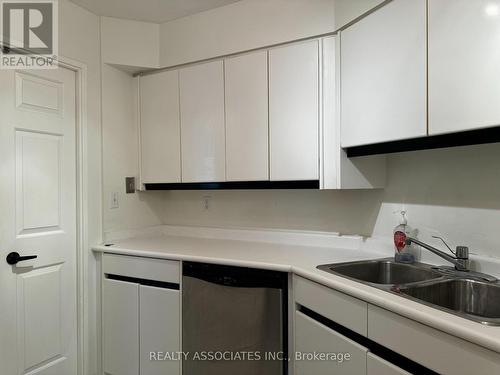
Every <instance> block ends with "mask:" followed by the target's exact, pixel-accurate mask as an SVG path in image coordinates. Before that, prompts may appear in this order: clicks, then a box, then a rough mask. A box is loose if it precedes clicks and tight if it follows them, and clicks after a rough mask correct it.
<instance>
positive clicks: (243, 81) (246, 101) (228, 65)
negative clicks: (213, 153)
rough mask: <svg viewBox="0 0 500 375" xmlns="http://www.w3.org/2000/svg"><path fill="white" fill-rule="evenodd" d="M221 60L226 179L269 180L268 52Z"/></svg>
mask: <svg viewBox="0 0 500 375" xmlns="http://www.w3.org/2000/svg"><path fill="white" fill-rule="evenodd" d="M224 63H225V69H224V70H225V77H226V79H225V85H226V174H227V180H228V181H264V180H269V172H268V161H269V155H268V132H269V128H268V105H267V103H268V92H267V91H268V90H267V87H268V85H267V52H266V51H259V52H254V53H251V54H247V55H242V56H238V57H234V58H230V59H227V60H225V62H224Z"/></svg>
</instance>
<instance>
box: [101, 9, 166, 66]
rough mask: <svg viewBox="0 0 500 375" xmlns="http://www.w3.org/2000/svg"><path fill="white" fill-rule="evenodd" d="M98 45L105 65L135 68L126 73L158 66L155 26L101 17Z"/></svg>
mask: <svg viewBox="0 0 500 375" xmlns="http://www.w3.org/2000/svg"><path fill="white" fill-rule="evenodd" d="M101 45H102V61H103V62H105V63H108V64H115V65H121V66H126V67H135V68H136V69H130V70H140V69H142V70H144V69H148V68H149V69H151V68H158V67H159V64H160V26H159V25H158V24H154V23H148V22H138V21H131V20H121V19H118V18H111V17H101ZM137 68H139V69H137Z"/></svg>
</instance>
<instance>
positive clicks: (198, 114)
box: [180, 61, 225, 182]
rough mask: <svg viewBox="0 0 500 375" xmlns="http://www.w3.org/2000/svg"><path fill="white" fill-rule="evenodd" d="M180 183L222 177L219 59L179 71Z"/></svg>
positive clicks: (222, 120)
mask: <svg viewBox="0 0 500 375" xmlns="http://www.w3.org/2000/svg"><path fill="white" fill-rule="evenodd" d="M180 101H181V102H180V103H181V150H182V182H217V181H219V182H220V181H224V180H225V134H224V133H225V131H224V74H223V62H222V61H214V62H210V63H206V64H200V65H195V66H192V67H189V68H185V69H182V70H181V71H180Z"/></svg>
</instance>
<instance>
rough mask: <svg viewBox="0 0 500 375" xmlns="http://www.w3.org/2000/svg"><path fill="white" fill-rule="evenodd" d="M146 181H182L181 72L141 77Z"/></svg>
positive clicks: (143, 151) (142, 132) (142, 137)
mask: <svg viewBox="0 0 500 375" xmlns="http://www.w3.org/2000/svg"><path fill="white" fill-rule="evenodd" d="M140 87H141V178H142V183H155V182H157V183H158V182H163V183H173V182H181V124H180V113H179V71H177V70H173V71H166V72H162V73H158V74H152V75H148V76H144V77H141V80H140Z"/></svg>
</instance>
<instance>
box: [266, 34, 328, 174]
mask: <svg viewBox="0 0 500 375" xmlns="http://www.w3.org/2000/svg"><path fill="white" fill-rule="evenodd" d="M269 133H270V173H271V180H272V181H280V180H317V179H319V153H318V149H319V147H318V143H319V44H318V41H317V40H313V41H309V42H306V43H300V44H293V45H290V46H286V47H280V48H275V49H272V50H270V51H269Z"/></svg>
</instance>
